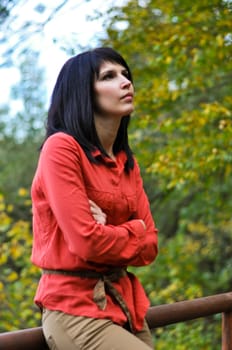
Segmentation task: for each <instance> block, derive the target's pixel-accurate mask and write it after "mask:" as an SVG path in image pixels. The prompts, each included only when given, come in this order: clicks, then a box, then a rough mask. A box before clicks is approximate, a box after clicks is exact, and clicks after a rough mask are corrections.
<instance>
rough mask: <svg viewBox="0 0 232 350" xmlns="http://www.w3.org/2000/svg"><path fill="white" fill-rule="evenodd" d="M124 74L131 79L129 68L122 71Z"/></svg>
mask: <svg viewBox="0 0 232 350" xmlns="http://www.w3.org/2000/svg"><path fill="white" fill-rule="evenodd" d="M122 75H124V77H126V78H127V79H128V80H130V75H129V72H128V70H127V69H125V70H123V71H122Z"/></svg>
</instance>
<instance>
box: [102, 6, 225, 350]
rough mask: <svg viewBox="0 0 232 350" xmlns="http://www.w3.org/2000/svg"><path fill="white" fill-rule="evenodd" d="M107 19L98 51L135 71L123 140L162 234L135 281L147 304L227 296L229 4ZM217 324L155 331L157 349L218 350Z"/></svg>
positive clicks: (150, 9) (138, 11)
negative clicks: (114, 53)
mask: <svg viewBox="0 0 232 350" xmlns="http://www.w3.org/2000/svg"><path fill="white" fill-rule="evenodd" d="M108 14H109V16H110V20H109V21H108V24H107V26H106V30H107V33H108V37H107V39H106V40H103V44H106V45H110V46H113V47H114V48H116V49H117V50H119V51H120V52H121V53H122V54H123V56H124V57H125V58H126V59H127V61H128V63H129V65H130V66H131V68H132V71H133V72H134V79H135V87H136V98H135V101H136V109H135V115H134V118H133V119H132V123H131V139H130V140H131V144H132V146H133V149H134V150H135V153H136V156H137V158H138V160H139V163H140V165H141V168H142V174H143V177H144V182H145V186H146V190H147V193H148V196H149V198H150V201H151V208H152V211H153V213H154V217H155V220H156V223H157V226H158V228H159V236H160V243H159V245H160V252H159V256H158V259H157V261H156V262H155V263H154V264H153V265H151V266H149V267H146V268H142V269H140V270H139V272H138V274H139V276H140V279H141V280H142V282H143V283H144V285H145V286H146V290H147V293H148V295H149V297H150V299H151V301H152V304H160V303H168V302H174V301H178V300H184V299H192V298H197V297H201V296H205V295H210V294H215V293H218V292H223V291H226V290H229V289H230V286H231V282H232V278H231V275H230V270H231V266H232V258H231V257H232V237H231V224H232V222H231V210H232V201H231V196H230V192H231V191H230V188H231V185H232V175H231V174H232V157H231V152H230V148H231V129H232V113H231V110H232V98H231V91H232V79H231V77H232V76H231V71H232V60H231V52H232V38H231V21H232V6H231V2H230V1H223V0H213V1H211V0H203V1H202V0H201V1H200V0H196V1H194V2H192V1H180V0H176V1H171V0H165V1H164V0H147V1H136V0H131V1H128V3H127V4H125V6H123V7H121V8H117V7H114V8H112V9H110V11H109V13H108ZM122 23H123V28H125V29H121V27H120V24H122ZM196 322H197V321H196ZM219 326H220V320H218V318H217V317H215V318H212V319H211V320H210V321H209V320H208V319H206V320H204V321H202V323H190V324H189V327H188V326H187V325H183V324H180V325H176V326H170V327H167V328H166V329H165V330H164V329H161V330H157V332H156V334H157V341H156V342H157V344H156V349H169V348H175V349H187V348H190V349H219V348H220V333H219ZM206 334H207V336H206Z"/></svg>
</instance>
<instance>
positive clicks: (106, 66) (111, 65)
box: [99, 61, 125, 73]
mask: <svg viewBox="0 0 232 350" xmlns="http://www.w3.org/2000/svg"><path fill="white" fill-rule="evenodd" d="M122 69H125V67H124V66H122V65H121V64H119V63H116V62H110V61H104V62H102V63H101V65H100V67H99V72H100V73H102V72H104V71H107V70H122Z"/></svg>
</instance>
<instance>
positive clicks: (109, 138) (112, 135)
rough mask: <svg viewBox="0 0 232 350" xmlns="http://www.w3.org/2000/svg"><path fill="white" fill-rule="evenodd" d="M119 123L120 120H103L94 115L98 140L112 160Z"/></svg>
mask: <svg viewBox="0 0 232 350" xmlns="http://www.w3.org/2000/svg"><path fill="white" fill-rule="evenodd" d="M120 123H121V119H120V118H104V117H101V116H98V115H95V127H96V131H97V135H98V138H99V140H100V142H101V144H102V147H103V148H104V150H105V151H106V153H107V154H108V155H109V156H110V157H111V158H114V154H113V145H114V141H115V139H116V137H117V133H118V129H119V126H120Z"/></svg>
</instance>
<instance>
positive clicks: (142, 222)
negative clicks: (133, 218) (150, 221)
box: [139, 219, 147, 230]
mask: <svg viewBox="0 0 232 350" xmlns="http://www.w3.org/2000/svg"><path fill="white" fill-rule="evenodd" d="M139 221H140V222H141V224H143V227H144V230H146V228H147V226H146V224H145V222H144V221H143V220H141V219H140V220H139Z"/></svg>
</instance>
